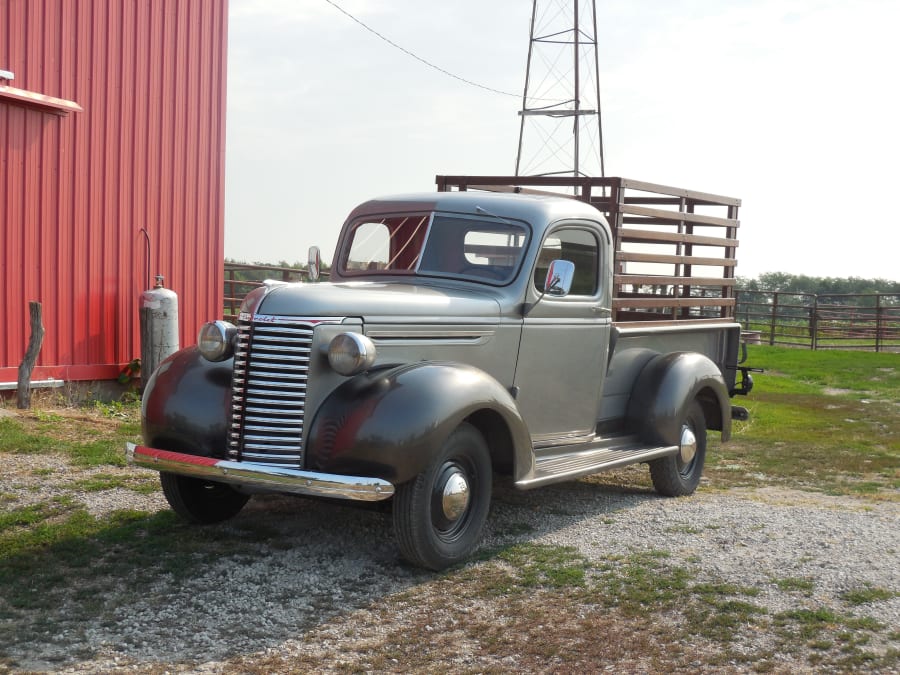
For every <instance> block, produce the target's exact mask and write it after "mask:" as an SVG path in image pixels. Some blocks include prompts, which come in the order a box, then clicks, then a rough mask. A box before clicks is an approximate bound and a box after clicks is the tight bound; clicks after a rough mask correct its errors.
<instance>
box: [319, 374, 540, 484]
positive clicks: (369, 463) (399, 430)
mask: <svg viewBox="0 0 900 675" xmlns="http://www.w3.org/2000/svg"><path fill="white" fill-rule="evenodd" d="M466 420H468V421H469V422H471V423H473V424H474V425H475V426H476V427H478V428H479V430H480V431H481V432H482V434H484V436H485V439H486V440H487V441H488V443H489V445H490V447H491V454H492V457H493V460H494V463H495V465H498V466H502V467H508V466H509V464H513V465H514V466H515V472H516V474H519V473H520V472H527V471H530V470H531V465H532V462H533V453H532V448H531V437H530V435H529V433H528V429H527V428H526V426H525V423H524V422H523V421H522V418H521V416H520V415H519V412H518V409H517V408H516V404H515V401H513V399H512V396H510V394H509V392H508V391H507V390H506V389H505V388H504V387H503V386H502V385H501V384H500V383H499V382H497V380H495V379H494V378H493V377H491V376H490V375H488V374H487V373H485V372H484V371H482V370H479V369H477V368H474V367H472V366H468V365H464V364H460V363H435V362H422V363H415V364H408V365H404V366H399V367H395V368H389V369H386V370H378V371H371V372H368V373H364V374H361V375H357V376H356V377H354V378H352V379H350V380H348V381H347V382H345V383H344V384H342V385H341V386H339V387H338V388H337V389H335V390H334V391H333V392H332V393H331V394H330V395H329V397H328V398H327V399H326V400H325V401H324V402H323V403H322V404H321V406H320V407H319V409H318V411H317V413H316V415H315V419H314V420H313V422H312V426H311V427H310V430H309V434H308V436H307V439H306V447H305V455H306V468H307V469H309V470H311V471H320V472H323V473H337V474H345V473H348V472H349V473H352V474H354V475H366V476H375V477H378V478H383V479H385V480H388V481H390V482H391V483H393V484H395V485H397V484H400V483H405V482H406V481H409V480H411V479H412V478H414V477H415V476H416V475H418V474H419V473H421V472H422V471H423V470H424V469H425V468H426V467H427V466H428V465H429V464H430V463H431V461H432V458H433V457H434V456H435V455H436V454H437V452H438V451H439V450H440V448H441V446H442V445H443V443H444V441H445V440H446V439H447V437H448V436H449V435H450V433H451V432H452V431H453V430H454V429H455V428H456V427H457V426H459V424H460V423H461V422H463V421H466Z"/></svg>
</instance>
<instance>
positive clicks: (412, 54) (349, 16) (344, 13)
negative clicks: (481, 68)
mask: <svg viewBox="0 0 900 675" xmlns="http://www.w3.org/2000/svg"><path fill="white" fill-rule="evenodd" d="M325 2H327V3H328V4H329V5H331V6H332V7H334V8H335V9H336V10H338V11H339V12H340V13H341V14H343V15H344V16H346V17H348V18H349V19H352V20H353V21H355V22H356V23H358V24H359V25H360V26H362V27H363V28H365V29H366V30H367V31H369V32H370V33H372V35H374V36H376V37H377V38H379V39H381V40H384V41H385V42H387V43H388V44H389V45H390V46H391V47H393V48H394V49H399V50H400V51H401V52H403V53H404V54H406V55H407V56H410V57H412V58H414V59H415V60H416V61H418V62H419V63H422V64H424V65H426V66H428V67H429V68H433V69H434V70H436V71H438V72H439V73H443V74H444V75H447V76H448V77H452V78H453V79H454V80H459V81H460V82H463V83H465V84H468V85H471V86H473V87H478V88H479V89H484V90H485V91H489V92H491V93H494V94H501V95H502V96H513V97H514V98H521V96H522V95H521V94H513V93H510V92H508V91H501V90H500V89H494V88H493V87H487V86H485V85H483V84H478V83H477V82H473V81H472V80H467V79H466V78H464V77H460V76H459V75H456V74H454V73H451V72H450V71H449V70H445V69H444V68H441V67H440V66H437V65H435V64H433V63H432V62H431V61H428V60H426V59H423V58H422V57H421V56H418V55H417V54H414V53H413V52H411V51H409V50H408V49H406V48H405V47H401V46H400V45H398V44H397V43H396V42H394V41H393V40H391V39H390V38H387V37H385V36H384V35H382V34H381V33H379V32H378V31H377V30H375V29H374V28H372V27H371V26H368V25H367V24H365V23H364V22H362V21H360V20H359V19H357V18H356V17H355V16H353V15H352V14H351V13H350V12H348V11H347V10H346V9H344V8H343V7H341V6H340V5H339V4H337V3H336V2H333V0H325Z"/></svg>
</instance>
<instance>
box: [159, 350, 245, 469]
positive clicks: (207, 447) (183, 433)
mask: <svg viewBox="0 0 900 675" xmlns="http://www.w3.org/2000/svg"><path fill="white" fill-rule="evenodd" d="M231 370H232V361H231V359H229V360H227V361H221V362H219V363H212V362H210V361H207V360H206V359H205V358H203V357H202V356H200V352H199V351H198V350H197V348H196V347H188V348H187V349H182V350H181V351H179V352H176V353H175V354H173V355H172V356H170V357H169V358H167V359H166V360H165V361H163V362H162V363H161V364H160V365H159V367H158V368H157V369H156V371H155V372H154V373H153V375H151V376H150V379H149V380H148V381H147V384H146V386H145V387H144V394H143V398H142V403H141V422H142V427H143V436H144V443H145V444H146V445H148V446H150V447H152V448H160V449H163V450H172V451H175V452H184V453H187V454H189V455H201V456H203V457H224V456H225V454H224V453H225V451H226V445H227V444H226V437H227V433H228V422H229V414H228V413H229V408H230V406H231Z"/></svg>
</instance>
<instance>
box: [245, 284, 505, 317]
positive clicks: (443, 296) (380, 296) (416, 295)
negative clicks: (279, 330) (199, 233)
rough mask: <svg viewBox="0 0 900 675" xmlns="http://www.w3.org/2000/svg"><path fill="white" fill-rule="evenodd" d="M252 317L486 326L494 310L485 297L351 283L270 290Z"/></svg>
mask: <svg viewBox="0 0 900 675" xmlns="http://www.w3.org/2000/svg"><path fill="white" fill-rule="evenodd" d="M256 313H257V314H269V315H273V316H304V317H332V316H338V317H361V318H363V319H364V320H365V321H366V322H369V323H407V322H409V321H416V322H419V323H437V324H441V323H456V324H458V323H468V324H472V323H490V324H496V323H497V322H498V321H499V317H500V304H499V303H498V302H497V300H495V299H494V298H492V297H491V296H490V295H488V294H486V293H478V292H473V291H467V290H464V289H459V288H452V287H441V286H430V285H427V286H426V285H422V284H415V285H414V284H407V283H400V282H387V283H378V282H371V281H354V282H342V283H318V284H288V285H284V286H276V287H274V288H271V289H270V290H269V292H268V293H267V294H266V296H265V298H264V299H263V300H262V302H261V303H260V304H259V306H258V307H257V309H256Z"/></svg>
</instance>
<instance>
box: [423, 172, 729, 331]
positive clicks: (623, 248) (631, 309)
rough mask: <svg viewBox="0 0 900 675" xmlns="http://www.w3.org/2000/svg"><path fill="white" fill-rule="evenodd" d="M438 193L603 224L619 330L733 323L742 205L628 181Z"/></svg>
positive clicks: (473, 184)
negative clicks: (547, 201)
mask: <svg viewBox="0 0 900 675" xmlns="http://www.w3.org/2000/svg"><path fill="white" fill-rule="evenodd" d="M435 180H436V183H437V189H438V191H439V192H452V191H466V190H484V191H490V192H514V193H522V194H543V195H553V196H562V197H570V198H573V199H578V200H580V201H583V202H587V203H589V204H592V205H593V206H595V207H596V208H597V209H598V210H599V211H600V212H601V213H603V214H604V215H605V216H606V219H607V221H608V222H609V225H610V227H611V228H612V232H613V238H614V264H615V273H614V277H613V279H614V289H613V318H614V320H615V321H617V322H645V321H656V322H659V321H662V322H670V321H684V320H698V319H713V320H722V319H733V317H734V305H735V300H734V283H735V278H734V273H735V266H736V265H737V259H736V257H735V251H736V249H737V246H738V237H737V231H738V227H739V226H740V222H739V220H738V209H739V208H740V205H741V200H740V199H736V198H733V197H724V196H722V195H716V194H710V193H707V192H698V191H696V190H685V189H682V188H674V187H669V186H666V185H658V184H655V183H647V182H645V181H637V180H631V179H628V178H588V177H573V176H437V177H436V179H435Z"/></svg>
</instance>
